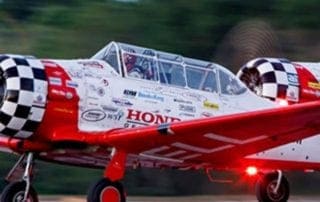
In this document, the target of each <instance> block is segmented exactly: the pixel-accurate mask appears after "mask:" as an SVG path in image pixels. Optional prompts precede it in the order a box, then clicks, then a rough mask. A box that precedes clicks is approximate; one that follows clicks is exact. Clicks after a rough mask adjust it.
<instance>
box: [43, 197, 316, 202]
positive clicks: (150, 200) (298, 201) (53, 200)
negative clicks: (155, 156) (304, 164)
mask: <svg viewBox="0 0 320 202" xmlns="http://www.w3.org/2000/svg"><path fill="white" fill-rule="evenodd" d="M319 201H320V196H291V197H290V200H289V202H319ZM40 202H86V197H85V196H41V197H40ZM127 202H257V200H256V198H255V197H254V196H251V195H231V196H226V195H219V196H211V195H210V196H189V197H136V196H132V197H128V198H127Z"/></svg>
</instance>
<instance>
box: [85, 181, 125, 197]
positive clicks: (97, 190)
mask: <svg viewBox="0 0 320 202" xmlns="http://www.w3.org/2000/svg"><path fill="white" fill-rule="evenodd" d="M87 201H88V202H125V201H126V197H125V193H124V190H123V187H122V185H121V183H120V182H112V181H110V180H109V179H106V178H104V179H101V180H99V181H98V182H97V183H96V184H95V185H94V186H92V188H91V189H90V191H89V193H88V197H87Z"/></svg>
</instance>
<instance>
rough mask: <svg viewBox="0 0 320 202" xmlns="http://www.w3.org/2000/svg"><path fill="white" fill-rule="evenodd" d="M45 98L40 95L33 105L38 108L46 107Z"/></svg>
mask: <svg viewBox="0 0 320 202" xmlns="http://www.w3.org/2000/svg"><path fill="white" fill-rule="evenodd" d="M45 101H46V100H45V98H44V96H43V95H42V94H38V95H37V96H36V97H35V98H34V100H33V105H35V106H38V107H44V106H45V104H46V103H45Z"/></svg>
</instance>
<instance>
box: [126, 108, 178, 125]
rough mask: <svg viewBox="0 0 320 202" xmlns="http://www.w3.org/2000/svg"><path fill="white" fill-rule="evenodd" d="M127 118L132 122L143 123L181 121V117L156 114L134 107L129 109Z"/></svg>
mask: <svg viewBox="0 0 320 202" xmlns="http://www.w3.org/2000/svg"><path fill="white" fill-rule="evenodd" d="M127 120H128V122H130V123H138V124H139V123H140V124H142V125H149V124H161V123H170V122H176V121H181V119H179V118H175V117H170V116H165V115H162V114H155V113H152V112H143V111H139V110H134V109H128V115H127Z"/></svg>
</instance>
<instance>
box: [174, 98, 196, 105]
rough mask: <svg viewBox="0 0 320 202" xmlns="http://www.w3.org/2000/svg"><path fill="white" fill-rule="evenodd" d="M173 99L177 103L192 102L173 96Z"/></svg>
mask: <svg viewBox="0 0 320 202" xmlns="http://www.w3.org/2000/svg"><path fill="white" fill-rule="evenodd" d="M173 101H174V102H178V103H183V104H192V102H191V101H189V100H183V99H179V98H174V99H173Z"/></svg>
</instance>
